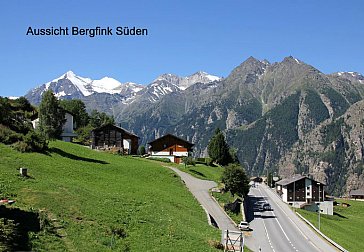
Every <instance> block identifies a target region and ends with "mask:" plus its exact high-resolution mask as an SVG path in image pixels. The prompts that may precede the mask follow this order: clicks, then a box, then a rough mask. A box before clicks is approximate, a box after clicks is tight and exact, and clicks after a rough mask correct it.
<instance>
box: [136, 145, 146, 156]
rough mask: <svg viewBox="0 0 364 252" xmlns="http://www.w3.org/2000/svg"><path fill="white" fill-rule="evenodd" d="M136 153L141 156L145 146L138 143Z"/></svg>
mask: <svg viewBox="0 0 364 252" xmlns="http://www.w3.org/2000/svg"><path fill="white" fill-rule="evenodd" d="M138 154H139V155H141V156H143V155H144V154H145V147H144V145H140V146H139V148H138Z"/></svg>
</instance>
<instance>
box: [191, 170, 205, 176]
mask: <svg viewBox="0 0 364 252" xmlns="http://www.w3.org/2000/svg"><path fill="white" fill-rule="evenodd" d="M190 172H192V173H194V174H196V175H199V176H201V177H204V178H205V177H206V176H205V174H203V173H201V172H199V171H196V170H193V169H191V170H190Z"/></svg>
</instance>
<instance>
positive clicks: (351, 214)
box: [297, 200, 364, 252]
mask: <svg viewBox="0 0 364 252" xmlns="http://www.w3.org/2000/svg"><path fill="white" fill-rule="evenodd" d="M337 201H338V202H340V203H342V202H345V203H349V204H350V207H343V206H342V205H339V206H335V207H334V215H333V216H330V215H324V214H321V216H320V223H321V225H320V229H321V232H323V233H324V234H325V235H327V236H328V237H330V238H331V239H332V240H334V241H335V242H337V243H338V244H340V245H341V246H343V247H344V248H345V249H347V250H349V251H358V252H359V251H364V243H363V242H362V237H364V229H363V226H364V215H363V212H364V202H362V201H354V200H337ZM297 212H299V213H300V214H301V215H302V216H303V217H305V218H306V219H308V220H309V221H310V222H311V223H312V224H313V225H314V226H315V227H317V228H318V214H317V213H314V212H309V211H305V210H301V209H298V210H297Z"/></svg>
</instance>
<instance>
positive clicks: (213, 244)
mask: <svg viewBox="0 0 364 252" xmlns="http://www.w3.org/2000/svg"><path fill="white" fill-rule="evenodd" d="M208 243H209V245H210V246H211V247H213V248H215V249H219V250H223V249H224V245H223V244H221V243H220V242H219V241H214V240H209V242H208Z"/></svg>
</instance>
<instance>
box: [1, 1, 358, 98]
mask: <svg viewBox="0 0 364 252" xmlns="http://www.w3.org/2000/svg"><path fill="white" fill-rule="evenodd" d="M0 8H1V10H2V13H1V16H0V32H1V35H0V56H1V66H0V69H1V70H0V74H1V82H0V96H21V95H24V94H25V93H26V92H27V91H28V90H30V89H31V88H33V87H36V86H38V85H40V84H42V83H45V82H48V81H50V80H52V79H55V78H57V77H59V76H60V75H62V74H63V73H65V72H66V71H68V70H72V71H74V72H75V73H76V74H77V75H79V76H82V77H90V78H92V79H100V78H102V77H104V76H109V77H112V78H115V79H117V80H119V81H121V82H126V81H133V82H137V83H141V84H148V83H150V82H151V81H152V80H153V79H155V78H156V77H157V76H158V75H160V74H162V73H174V74H178V75H181V76H186V75H190V74H192V73H194V72H196V71H199V70H203V71H206V72H209V73H211V74H214V75H218V76H224V77H225V76H227V75H228V74H229V73H230V72H231V70H232V69H233V68H234V67H236V66H237V65H239V64H240V63H241V62H243V61H244V60H245V59H246V58H248V57H249V56H253V57H256V58H258V59H267V60H269V61H270V62H276V61H281V60H282V59H283V58H284V57H286V56H289V55H292V56H294V57H296V58H298V59H300V60H302V61H304V62H306V63H308V64H311V65H313V66H315V67H316V68H318V69H319V70H320V71H322V72H324V73H332V72H336V71H357V72H360V73H362V74H364V63H363V62H364V60H363V59H364V50H363V44H364V42H363V41H364V19H363V17H364V16H363V13H364V1H363V0H351V1H343V0H320V1H318V0H294V1H292V0H279V1H271V0H260V1H256V0H225V1H222V0H210V1H207V0H206V1H192V0H184V1H174V0H168V1H167V0H160V1H151V0H134V1H118V0H106V1H90V0H89V1H85V0H82V1H67V0H65V1H49V0H38V1H26V0H24V1H19V0H13V1H10V0H6V1H5V0H4V1H1V3H0ZM29 26H31V27H33V28H50V27H52V26H54V27H59V26H63V27H66V26H68V27H72V26H79V27H83V28H94V27H96V26H101V27H107V26H110V27H113V28H114V27H117V26H129V27H132V26H137V27H143V28H147V29H148V36H144V37H123V36H105V37H94V38H89V37H75V36H63V37H59V36H58V37H57V36H56V37H50V36H48V37H47V36H42V37H31V36H26V35H25V34H26V31H27V29H28V27H29Z"/></svg>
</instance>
